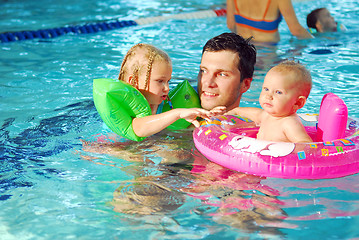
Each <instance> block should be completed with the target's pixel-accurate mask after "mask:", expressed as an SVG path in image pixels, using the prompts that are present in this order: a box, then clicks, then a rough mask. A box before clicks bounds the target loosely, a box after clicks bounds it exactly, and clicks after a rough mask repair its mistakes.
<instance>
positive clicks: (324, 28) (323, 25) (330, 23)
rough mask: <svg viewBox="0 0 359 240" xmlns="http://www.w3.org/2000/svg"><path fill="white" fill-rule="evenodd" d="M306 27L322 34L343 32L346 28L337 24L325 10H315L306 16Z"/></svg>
mask: <svg viewBox="0 0 359 240" xmlns="http://www.w3.org/2000/svg"><path fill="white" fill-rule="evenodd" d="M307 25H308V27H309V28H311V29H315V31H317V32H320V33H323V32H337V31H338V30H339V31H345V30H346V28H345V27H344V26H343V25H342V24H338V23H337V22H336V21H335V20H334V17H333V16H332V15H331V14H330V12H329V11H328V9H326V8H317V9H315V10H313V11H312V12H311V13H309V14H308V15H307Z"/></svg>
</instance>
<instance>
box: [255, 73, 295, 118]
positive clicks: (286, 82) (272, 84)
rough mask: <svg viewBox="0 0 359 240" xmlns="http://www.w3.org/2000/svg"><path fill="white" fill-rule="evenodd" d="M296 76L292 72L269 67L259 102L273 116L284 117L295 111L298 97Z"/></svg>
mask: <svg viewBox="0 0 359 240" xmlns="http://www.w3.org/2000/svg"><path fill="white" fill-rule="evenodd" d="M297 82H298V81H297V77H296V76H295V74H294V73H292V72H289V73H288V72H278V71H276V70H275V69H271V70H270V71H269V72H268V73H267V75H266V77H265V78H264V83H263V87H262V92H261V95H260V96H259V103H260V104H261V107H262V108H263V109H264V110H265V111H266V112H268V113H269V114H270V115H272V116H274V117H286V116H289V115H291V114H293V113H295V112H296V110H297V109H295V108H294V105H295V103H296V102H297V100H298V97H299V91H298V84H297Z"/></svg>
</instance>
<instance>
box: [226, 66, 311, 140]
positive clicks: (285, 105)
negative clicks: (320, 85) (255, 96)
mask: <svg viewBox="0 0 359 240" xmlns="http://www.w3.org/2000/svg"><path fill="white" fill-rule="evenodd" d="M311 87H312V78H311V76H310V73H309V71H308V70H307V69H306V68H305V67H304V66H302V65H301V64H299V63H296V62H294V61H285V62H282V63H280V64H279V65H277V66H275V67H273V68H272V69H270V70H269V72H268V73H267V75H266V76H265V78H264V83H263V87H262V92H261V94H260V97H259V103H260V105H261V107H262V108H263V109H260V108H252V107H237V108H235V109H233V110H231V111H229V112H227V114H237V115H241V116H243V117H247V118H249V119H251V120H253V121H254V122H256V123H257V124H259V125H260V128H259V131H258V134H257V139H261V140H266V141H273V142H293V143H299V142H312V139H311V138H310V136H309V135H308V134H307V132H306V131H305V129H304V126H303V124H302V122H301V120H300V118H299V117H298V116H297V114H296V112H297V110H298V109H300V108H302V107H303V106H304V104H305V103H306V100H307V98H308V96H309V93H310V90H311Z"/></svg>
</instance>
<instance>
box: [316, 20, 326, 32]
mask: <svg viewBox="0 0 359 240" xmlns="http://www.w3.org/2000/svg"><path fill="white" fill-rule="evenodd" d="M315 28H316V29H317V31H318V32H324V29H323V25H322V23H321V22H320V21H317V23H316V24H315Z"/></svg>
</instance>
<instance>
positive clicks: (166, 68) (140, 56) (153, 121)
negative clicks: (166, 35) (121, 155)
mask: <svg viewBox="0 0 359 240" xmlns="http://www.w3.org/2000/svg"><path fill="white" fill-rule="evenodd" d="M171 75H172V62H171V59H170V57H169V56H168V54H167V53H165V52H164V51H162V50H160V49H158V48H156V47H154V46H152V45H149V44H143V43H139V44H137V45H135V46H133V47H132V48H131V49H130V50H129V51H128V52H127V54H126V56H125V58H124V60H123V62H122V65H121V71H120V74H119V80H121V81H124V82H127V83H130V84H131V85H132V86H133V87H135V88H136V89H138V90H139V91H140V92H141V93H142V94H143V95H144V96H145V98H146V100H147V101H148V103H149V105H150V107H151V111H152V115H150V116H146V117H142V118H134V119H133V121H132V127H133V130H134V132H135V134H136V135H137V136H139V137H147V136H150V135H153V134H155V133H158V132H160V131H161V130H163V129H165V128H166V127H168V126H169V125H170V124H172V123H173V122H175V121H176V120H178V119H180V118H183V119H185V120H187V121H189V122H191V123H193V124H194V125H195V126H196V127H198V126H199V122H198V121H197V117H202V118H207V116H209V115H210V114H213V113H210V112H209V111H207V110H204V109H201V108H187V109H186V108H178V109H172V110H170V111H167V112H164V113H161V104H162V102H163V100H165V99H166V98H167V97H168V92H169V81H170V79H171ZM213 112H215V110H214V111H213Z"/></svg>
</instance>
